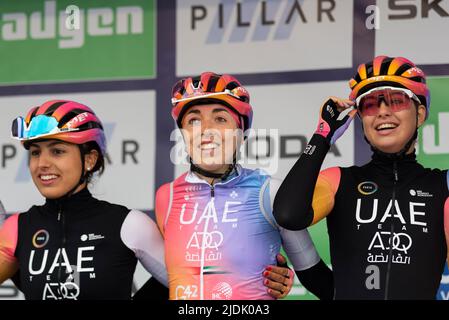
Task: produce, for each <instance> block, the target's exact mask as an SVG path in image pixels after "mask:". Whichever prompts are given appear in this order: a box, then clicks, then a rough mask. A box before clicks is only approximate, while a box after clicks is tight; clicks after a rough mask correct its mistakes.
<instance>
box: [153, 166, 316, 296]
mask: <svg viewBox="0 0 449 320" xmlns="http://www.w3.org/2000/svg"><path fill="white" fill-rule="evenodd" d="M270 180H271V178H270V176H268V175H266V174H264V173H263V172H262V171H260V170H250V169H243V168H241V167H240V166H238V167H237V170H236V172H235V173H234V174H233V175H231V176H230V177H229V178H228V179H227V180H226V181H224V182H219V183H216V184H214V186H211V185H210V184H208V183H207V182H206V181H204V180H202V179H200V178H199V177H198V176H196V175H195V174H194V173H192V172H187V173H185V174H183V175H181V176H180V177H179V178H177V179H176V180H174V181H173V182H172V183H169V184H165V185H163V186H162V187H161V188H160V189H159V190H158V192H157V195H156V217H157V222H158V226H159V228H160V230H161V232H162V233H163V235H164V239H165V261H166V266H167V271H168V275H169V289H170V299H201V300H203V299H207V300H210V299H220V300H224V299H245V300H246V299H272V297H271V296H270V295H269V294H268V293H267V288H266V287H265V286H264V284H263V276H262V273H263V271H264V269H265V267H266V266H267V265H270V264H276V255H277V253H279V252H280V249H281V241H282V240H281V232H280V229H279V227H278V226H277V224H276V222H275V220H274V218H273V215H272V212H271V204H270V191H269V188H270ZM304 232H306V233H307V231H304ZM296 233H297V232H296ZM307 236H308V234H307ZM308 239H309V238H308ZM309 240H310V239H309ZM295 242H296V241H295ZM304 244H305V246H304V247H303V248H300V249H299V250H298V249H296V252H300V253H301V254H304V253H305V252H309V254H307V257H305V258H304V259H302V261H301V264H302V266H297V265H295V269H296V270H298V269H301V268H302V269H306V268H309V267H311V266H313V265H314V264H316V263H317V262H318V261H319V257H318V255H317V254H316V251H315V248H314V247H313V244H310V243H309V242H307V241H306V242H305V243H304ZM287 254H288V252H287Z"/></svg>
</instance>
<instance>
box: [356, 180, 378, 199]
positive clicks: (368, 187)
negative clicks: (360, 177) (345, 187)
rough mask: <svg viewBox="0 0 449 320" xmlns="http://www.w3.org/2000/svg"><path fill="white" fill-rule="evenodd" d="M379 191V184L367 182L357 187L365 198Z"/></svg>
mask: <svg viewBox="0 0 449 320" xmlns="http://www.w3.org/2000/svg"><path fill="white" fill-rule="evenodd" d="M377 189H378V187H377V184H376V183H375V182H372V181H365V182H362V183H360V184H359V185H358V186H357V190H358V191H359V192H360V193H361V194H363V195H365V196H368V195H370V194H373V193H375V192H376V191H377Z"/></svg>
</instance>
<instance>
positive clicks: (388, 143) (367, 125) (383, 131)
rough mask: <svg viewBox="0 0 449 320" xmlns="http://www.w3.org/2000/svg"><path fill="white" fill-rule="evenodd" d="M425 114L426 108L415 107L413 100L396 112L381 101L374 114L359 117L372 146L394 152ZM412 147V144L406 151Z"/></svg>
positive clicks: (405, 140)
mask: <svg viewBox="0 0 449 320" xmlns="http://www.w3.org/2000/svg"><path fill="white" fill-rule="evenodd" d="M425 116H426V108H425V107H424V106H423V105H419V106H418V108H416V107H415V104H414V102H413V101H410V106H409V107H408V108H406V109H403V110H401V111H397V112H393V111H392V109H391V108H390V107H389V106H388V105H386V104H385V102H384V101H382V102H381V103H380V106H379V108H378V113H377V114H376V115H365V116H361V119H362V123H363V130H364V133H365V136H366V138H367V139H368V141H369V142H370V143H371V145H372V146H374V147H375V148H377V149H379V150H380V151H382V152H386V153H396V152H399V151H401V149H402V148H404V146H405V145H406V144H407V142H408V141H409V140H410V139H411V138H412V137H413V135H414V133H415V130H416V127H417V126H418V127H420V126H421V125H422V123H423V122H424V120H425ZM413 148H414V145H412V146H411V147H410V150H408V151H407V152H411V151H412V150H413Z"/></svg>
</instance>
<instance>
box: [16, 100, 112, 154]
mask: <svg viewBox="0 0 449 320" xmlns="http://www.w3.org/2000/svg"><path fill="white" fill-rule="evenodd" d="M11 131H12V136H13V138H16V139H18V140H20V141H21V142H22V144H23V145H24V147H25V148H26V149H28V147H29V142H31V141H35V140H41V139H56V140H62V141H66V142H70V143H74V144H77V145H81V144H85V143H88V142H94V143H96V144H97V146H98V149H99V151H100V152H101V155H102V156H105V154H106V139H105V135H104V131H103V125H102V123H101V121H100V119H99V118H98V117H97V115H96V114H95V113H94V112H93V111H92V109H90V108H89V107H88V106H86V105H84V104H81V103H79V102H75V101H68V100H51V101H47V102H45V103H44V104H42V105H40V106H38V107H34V108H32V109H31V110H30V111H29V112H28V114H27V116H26V117H25V119H24V118H22V117H18V118H16V119H15V120H14V121H13V124H12V129H11Z"/></svg>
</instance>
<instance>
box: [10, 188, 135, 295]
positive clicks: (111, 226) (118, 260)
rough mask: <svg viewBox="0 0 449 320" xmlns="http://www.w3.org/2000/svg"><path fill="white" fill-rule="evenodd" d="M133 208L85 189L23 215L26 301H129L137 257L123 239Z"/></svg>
mask: <svg viewBox="0 0 449 320" xmlns="http://www.w3.org/2000/svg"><path fill="white" fill-rule="evenodd" d="M129 212H130V210H129V209H127V208H125V207H123V206H119V205H115V204H110V203H108V202H105V201H100V200H97V199H95V198H93V197H92V196H91V194H90V192H89V191H88V190H87V189H84V190H82V191H80V192H78V193H76V194H74V195H73V196H71V197H70V198H69V199H67V200H65V201H56V200H47V201H46V203H45V204H44V205H43V206H33V207H32V208H31V209H30V210H29V211H28V212H25V213H23V214H20V215H19V218H18V241H17V247H16V250H15V256H16V257H17V259H18V261H19V269H20V271H21V272H20V275H21V279H20V282H21V289H22V291H23V293H24V295H25V298H26V299H77V300H79V299H130V298H131V286H132V278H133V275H134V271H135V267H136V263H137V258H136V256H135V254H134V252H133V251H132V250H130V249H129V248H128V247H127V246H125V244H124V243H123V241H122V239H121V235H120V231H121V228H122V224H123V222H124V220H125V218H126V216H127V215H128V213H129Z"/></svg>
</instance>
